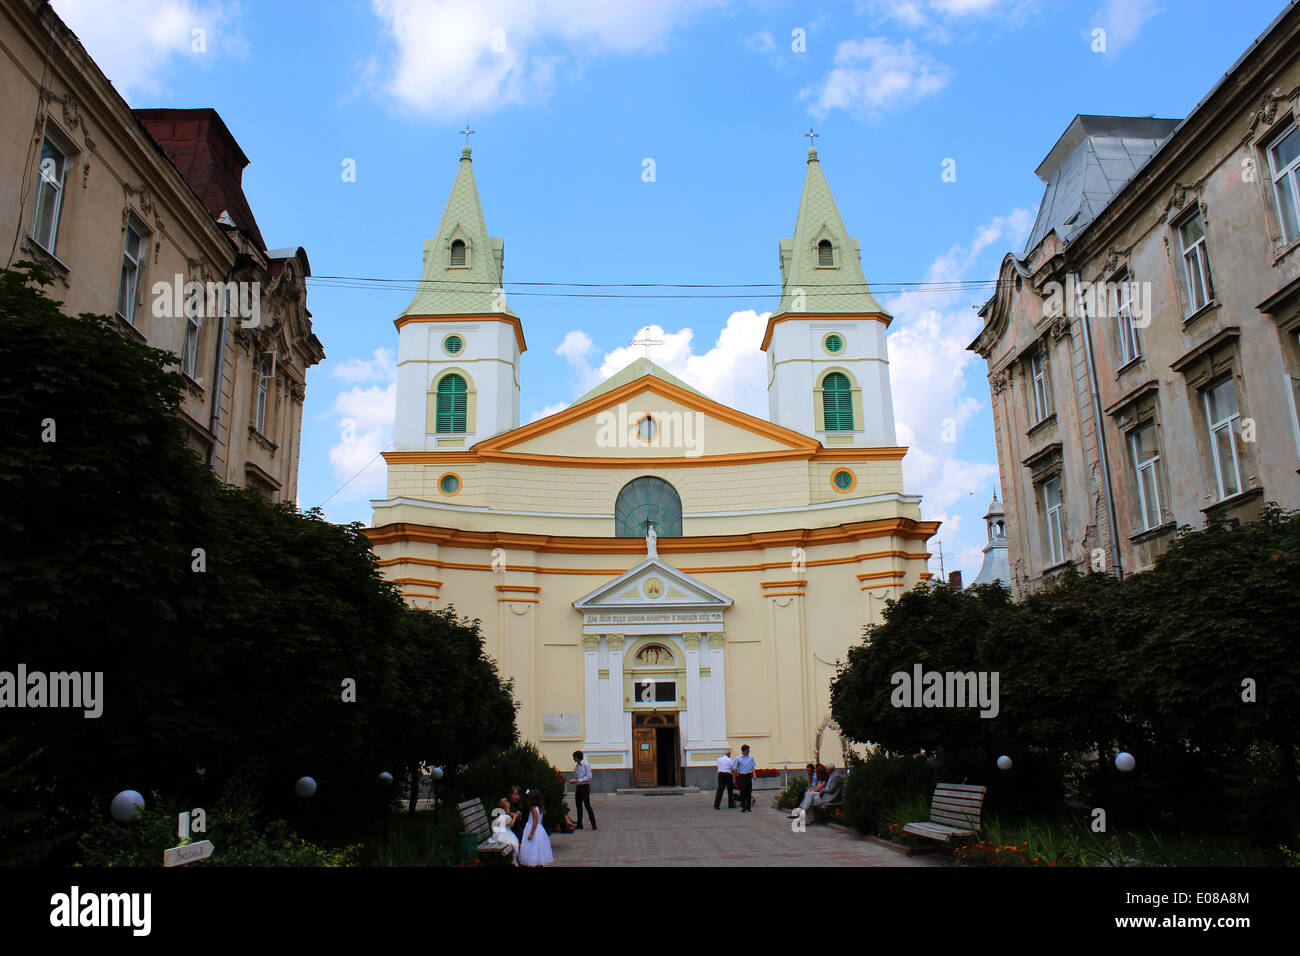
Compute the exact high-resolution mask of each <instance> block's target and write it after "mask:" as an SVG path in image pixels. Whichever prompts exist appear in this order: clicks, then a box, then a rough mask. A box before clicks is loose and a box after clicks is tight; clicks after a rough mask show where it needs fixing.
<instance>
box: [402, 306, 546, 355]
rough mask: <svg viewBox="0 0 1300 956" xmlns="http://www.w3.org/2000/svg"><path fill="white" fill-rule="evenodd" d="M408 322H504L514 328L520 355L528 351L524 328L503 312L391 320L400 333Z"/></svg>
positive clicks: (515, 317) (513, 317)
mask: <svg viewBox="0 0 1300 956" xmlns="http://www.w3.org/2000/svg"><path fill="white" fill-rule="evenodd" d="M408 322H504V323H506V325H511V326H514V330H515V343H516V344H517V345H518V346H519V351H520V353H521V354H522V353H524V352H527V351H528V345H527V343H525V342H524V327H523V325H522V324H521V323H520V321H519V317H518V316H515V315H506V314H505V313H504V312H461V313H454V314H451V315H399V316H398V317H397V318H395V319H393V324H394V325H395V326H397V328H398V330H399V331H400V330H401V328H402V326H404V325H406V323H408Z"/></svg>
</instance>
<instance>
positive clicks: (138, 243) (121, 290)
mask: <svg viewBox="0 0 1300 956" xmlns="http://www.w3.org/2000/svg"><path fill="white" fill-rule="evenodd" d="M143 249H144V240H143V239H142V238H141V235H140V231H139V230H138V229H137V228H136V226H135V224H134V223H128V224H127V227H126V239H125V240H124V241H123V243H122V272H121V275H120V276H119V278H118V283H117V314H118V315H120V316H121V317H122V318H124V319H126V320H127V321H128V322H130V323H132V324H134V323H135V299H136V293H137V291H138V289H139V284H140V258H141V254H142V252H143Z"/></svg>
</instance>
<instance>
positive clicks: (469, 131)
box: [456, 120, 478, 146]
mask: <svg viewBox="0 0 1300 956" xmlns="http://www.w3.org/2000/svg"><path fill="white" fill-rule="evenodd" d="M456 132H457V133H458V134H459V135H461V136H464V137H465V145H466V146H468V145H469V138H470V137H471V136H473V135H474V134H475V133H477V132H478V130H474V129H470V128H469V120H466V121H465V128H464V129H460V130H457V131H456Z"/></svg>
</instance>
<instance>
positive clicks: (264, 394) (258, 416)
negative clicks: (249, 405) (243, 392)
mask: <svg viewBox="0 0 1300 956" xmlns="http://www.w3.org/2000/svg"><path fill="white" fill-rule="evenodd" d="M274 379H275V353H274V352H266V353H264V354H263V355H262V361H261V364H260V365H259V366H258V370H257V405H256V407H255V409H254V415H253V424H254V425H255V426H256V428H257V430H258V431H259V432H261V433H262V434H263V435H265V434H266V417H267V409H268V407H269V406H270V404H271V383H272V382H273V381H274Z"/></svg>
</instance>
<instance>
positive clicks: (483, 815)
mask: <svg viewBox="0 0 1300 956" xmlns="http://www.w3.org/2000/svg"><path fill="white" fill-rule="evenodd" d="M456 812H457V813H459V814H460V822H461V825H462V826H464V827H465V832H466V833H473V834H474V835H475V836H477V837H478V852H479V855H480V856H482V855H484V854H496V855H497V856H498V858H499V859H505V857H504V856H502V854H503V853H504V851H505V847H504V846H502V845H501V844H499V843H492V842H490V841H491V839H492V821H491V820H489V819H488V815H487V809H486V808H485V807H484V806H483V801H482V800H477V799H476V800H466V801H465V802H464V803H458V804H456Z"/></svg>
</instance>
